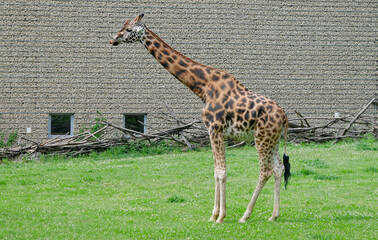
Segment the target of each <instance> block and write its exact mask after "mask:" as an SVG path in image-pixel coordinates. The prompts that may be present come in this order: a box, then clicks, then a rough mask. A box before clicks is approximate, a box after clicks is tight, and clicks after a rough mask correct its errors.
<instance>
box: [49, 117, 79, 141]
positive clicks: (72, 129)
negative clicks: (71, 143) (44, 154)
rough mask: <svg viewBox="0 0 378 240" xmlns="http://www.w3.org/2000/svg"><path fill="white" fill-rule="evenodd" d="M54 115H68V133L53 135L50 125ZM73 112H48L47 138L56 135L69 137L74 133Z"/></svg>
mask: <svg viewBox="0 0 378 240" xmlns="http://www.w3.org/2000/svg"><path fill="white" fill-rule="evenodd" d="M54 115H65V116H70V117H71V118H70V133H69V134H65V135H53V134H52V132H51V127H52V122H51V121H52V116H54ZM74 119H75V118H74V113H49V138H56V137H61V138H64V137H70V136H73V135H74V122H75V121H74Z"/></svg>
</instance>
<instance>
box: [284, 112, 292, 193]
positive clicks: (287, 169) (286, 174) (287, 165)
mask: <svg viewBox="0 0 378 240" xmlns="http://www.w3.org/2000/svg"><path fill="white" fill-rule="evenodd" d="M288 128H289V120H288V119H287V116H286V119H285V122H284V138H285V153H284V155H283V164H284V167H285V171H284V179H285V189H286V187H287V184H288V182H289V178H290V176H291V174H290V162H289V156H288V155H287V154H286V144H287V132H288Z"/></svg>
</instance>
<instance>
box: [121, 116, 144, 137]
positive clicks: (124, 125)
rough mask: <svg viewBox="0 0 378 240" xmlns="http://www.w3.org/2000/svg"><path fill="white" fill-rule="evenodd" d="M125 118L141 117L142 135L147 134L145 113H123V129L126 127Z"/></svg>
mask: <svg viewBox="0 0 378 240" xmlns="http://www.w3.org/2000/svg"><path fill="white" fill-rule="evenodd" d="M127 116H143V132H142V133H143V134H146V133H147V113H124V114H123V127H124V128H127V127H126V118H127Z"/></svg>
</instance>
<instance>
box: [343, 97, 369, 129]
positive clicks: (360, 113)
mask: <svg viewBox="0 0 378 240" xmlns="http://www.w3.org/2000/svg"><path fill="white" fill-rule="evenodd" d="M375 100H376V98H375V97H374V98H372V99H371V100H370V101H369V103H368V104H366V105H365V107H364V108H363V109H362V110H361V111H360V112H359V113H357V115H356V116H355V117H354V118H353V119H352V120H351V121H350V122H349V124H348V126H347V127H346V128H345V129H344V131H343V132H342V133H341V136H344V135H345V134H346V132H348V130H349V129H350V128H351V126H352V124H353V123H354V122H355V121H356V120H357V119H358V118H359V117H360V116H361V115H362V114H363V113H364V112H365V111H366V110H367V109H368V108H369V107H370V105H371V104H372V103H373V102H374V101H375Z"/></svg>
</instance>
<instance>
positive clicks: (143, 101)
mask: <svg viewBox="0 0 378 240" xmlns="http://www.w3.org/2000/svg"><path fill="white" fill-rule="evenodd" d="M0 9H1V11H0V26H1V27H0V32H1V39H0V62H1V68H0V83H1V85H0V132H5V133H7V132H10V131H12V130H18V131H19V132H20V133H23V132H25V131H26V128H27V127H31V128H32V133H31V134H29V135H28V136H29V137H30V138H33V139H39V140H40V139H46V138H47V137H48V119H49V114H51V113H74V116H75V131H79V130H80V129H81V128H82V127H85V126H88V125H89V124H92V123H93V122H94V118H95V117H96V112H97V111H100V112H101V113H102V114H103V115H104V116H105V117H107V118H108V119H109V121H111V122H113V123H116V124H119V125H121V124H122V121H123V120H122V118H123V114H125V113H147V114H148V124H149V125H150V126H151V127H154V128H155V127H159V126H162V125H164V122H162V121H161V120H160V118H159V114H160V113H161V112H162V111H166V110H165V107H164V102H166V103H167V104H168V105H169V106H170V107H172V108H173V109H174V111H175V113H176V114H177V115H178V117H180V118H183V119H188V121H190V120H193V119H199V118H200V112H201V107H202V102H201V101H200V100H199V99H198V98H197V97H196V96H195V95H194V94H193V93H192V92H191V91H190V90H188V89H187V88H186V87H185V86H183V85H182V84H181V83H180V82H178V81H177V80H176V79H175V78H174V77H172V76H171V75H170V74H169V73H168V72H167V71H166V70H165V69H164V68H162V67H161V65H159V64H158V63H157V62H156V60H155V59H153V58H152V56H151V55H150V54H149V53H148V52H147V51H146V49H145V48H144V47H143V46H142V45H141V44H139V43H138V44H131V45H122V46H118V47H112V46H111V45H110V44H108V40H109V38H110V37H111V36H112V35H113V34H114V33H115V32H116V31H117V30H118V29H119V28H120V27H121V25H122V23H123V22H124V20H125V19H126V18H133V17H135V16H136V14H138V13H140V12H144V13H145V17H144V19H143V22H144V23H145V24H146V25H147V26H148V27H149V29H151V30H152V31H154V32H155V33H156V34H158V35H159V36H160V37H161V38H162V39H164V40H165V41H166V42H167V43H168V44H170V45H171V46H172V47H173V48H175V49H177V50H178V51H180V52H182V53H184V54H185V55H187V56H188V57H190V58H192V59H194V60H196V61H198V62H200V63H203V64H206V65H209V66H212V67H216V68H221V69H224V70H227V71H228V72H230V73H232V74H233V75H234V76H235V77H236V78H237V79H239V80H240V81H241V82H242V83H244V84H245V85H246V86H247V87H248V88H249V89H251V90H252V91H255V92H258V93H260V94H263V95H266V96H268V97H270V98H272V99H273V100H275V101H276V102H278V103H279V104H280V105H281V106H282V107H283V108H284V109H285V110H286V112H287V113H288V115H289V117H290V118H294V117H296V116H295V114H294V111H295V110H297V111H299V112H301V113H302V114H303V115H305V116H308V117H330V116H333V114H334V112H339V113H340V114H341V116H345V115H349V114H354V113H356V112H358V110H359V108H360V107H361V106H362V105H363V104H364V103H366V102H367V101H368V100H369V99H370V98H372V97H373V96H374V95H376V94H377V75H376V61H377V53H378V51H377V50H378V47H377V41H376V39H377V30H378V26H377V25H378V24H377V11H376V10H377V9H378V2H376V1H349V0H346V1H334V0H331V1H325V0H324V1H322V0H321V1H319V0H316V1H315V0H314V1H312V0H308V1H262V0H256V1H226V0H216V1H215V0H208V1H189V0H184V1H177V0H176V1H174V0H166V1H162V0H157V1H147V0H141V1H126V0H89V1H84V0H75V1H69V0H66V1H52V0H51V1H48V0H39V1H26V0H23V1H21V0H3V1H2V2H1V3H0ZM369 114H374V109H373V108H372V109H371V110H370V111H369Z"/></svg>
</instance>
